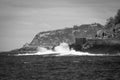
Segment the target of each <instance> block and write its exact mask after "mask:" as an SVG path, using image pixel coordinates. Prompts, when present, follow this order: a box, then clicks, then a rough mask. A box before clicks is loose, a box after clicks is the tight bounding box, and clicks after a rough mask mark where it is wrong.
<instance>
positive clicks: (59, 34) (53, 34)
mask: <svg viewBox="0 0 120 80" xmlns="http://www.w3.org/2000/svg"><path fill="white" fill-rule="evenodd" d="M102 27H103V26H102V25H100V24H96V23H95V24H86V25H81V26H74V27H73V28H66V29H60V30H53V31H46V32H40V33H38V34H37V35H36V36H35V37H34V39H33V40H32V42H31V43H30V44H29V47H38V46H42V47H46V48H53V47H54V46H56V45H59V44H60V43H61V42H66V43H68V44H72V43H74V42H75V38H92V39H93V38H95V35H96V33H97V31H98V30H101V29H102ZM27 46H28V45H27Z"/></svg>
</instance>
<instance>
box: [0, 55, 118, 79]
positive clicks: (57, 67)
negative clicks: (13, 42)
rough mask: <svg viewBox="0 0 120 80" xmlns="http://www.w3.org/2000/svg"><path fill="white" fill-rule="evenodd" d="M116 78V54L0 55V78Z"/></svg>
mask: <svg viewBox="0 0 120 80" xmlns="http://www.w3.org/2000/svg"><path fill="white" fill-rule="evenodd" d="M119 79H120V57H119V56H114V57H113V56H111V57H110V56H109V57H95V56H94V57H90V56H81V57H79V56H69V57H68V56H66V57H42V56H19V57H17V56H2V55H1V56H0V80H119Z"/></svg>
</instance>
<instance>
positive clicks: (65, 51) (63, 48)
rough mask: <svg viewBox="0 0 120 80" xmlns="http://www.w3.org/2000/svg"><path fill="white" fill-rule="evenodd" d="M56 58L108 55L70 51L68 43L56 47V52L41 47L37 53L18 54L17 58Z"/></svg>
mask: <svg viewBox="0 0 120 80" xmlns="http://www.w3.org/2000/svg"><path fill="white" fill-rule="evenodd" d="M51 54H53V55H54V56H70V55H78V56H106V55H107V54H91V53H88V52H80V51H75V50H74V49H70V48H69V45H68V44H67V43H61V44H60V45H59V46H56V47H55V48H54V50H48V49H46V48H44V47H39V48H38V52H37V53H25V54H18V55H17V56H24V55H26V56H27V55H51Z"/></svg>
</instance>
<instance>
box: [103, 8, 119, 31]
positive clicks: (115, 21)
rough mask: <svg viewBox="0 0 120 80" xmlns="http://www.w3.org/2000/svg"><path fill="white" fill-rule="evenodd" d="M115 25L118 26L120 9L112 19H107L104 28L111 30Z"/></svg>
mask: <svg viewBox="0 0 120 80" xmlns="http://www.w3.org/2000/svg"><path fill="white" fill-rule="evenodd" d="M117 24H120V9H119V10H118V12H117V14H116V15H115V16H114V17H110V18H109V19H107V23H106V25H105V28H107V29H111V28H114V27H115V26H116V25H117Z"/></svg>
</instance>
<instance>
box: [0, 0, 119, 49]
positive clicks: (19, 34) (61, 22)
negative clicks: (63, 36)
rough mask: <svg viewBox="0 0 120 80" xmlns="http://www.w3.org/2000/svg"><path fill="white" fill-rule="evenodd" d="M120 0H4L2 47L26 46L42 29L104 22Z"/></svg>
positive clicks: (1, 4) (0, 23) (0, 21)
mask: <svg viewBox="0 0 120 80" xmlns="http://www.w3.org/2000/svg"><path fill="white" fill-rule="evenodd" d="M119 8H120V0H0V51H6V50H11V49H15V48H20V47H22V45H23V44H25V43H26V42H28V43H29V42H31V41H32V39H33V37H34V36H35V35H36V34H37V33H38V32H40V31H46V30H53V29H59V28H64V27H72V26H73V25H76V24H77V25H81V24H87V23H94V22H98V23H101V24H104V23H105V21H106V19H107V18H109V17H110V16H114V15H115V13H116V12H117V10H118V9H119Z"/></svg>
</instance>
